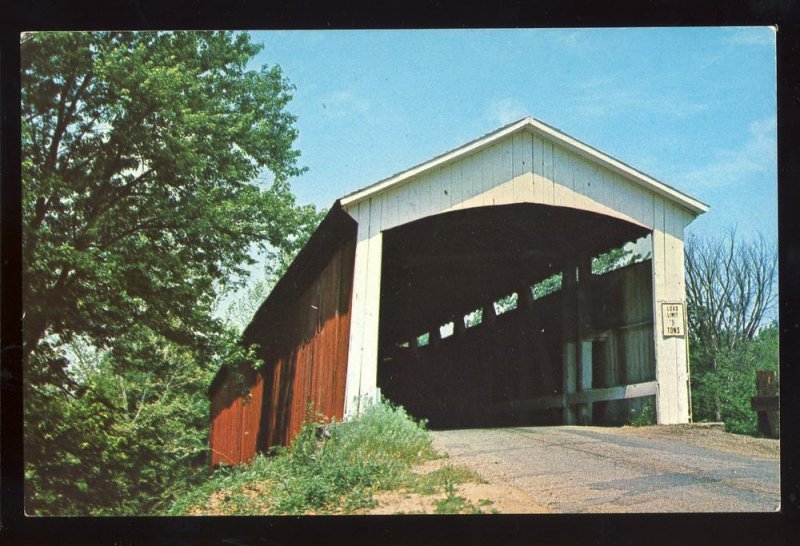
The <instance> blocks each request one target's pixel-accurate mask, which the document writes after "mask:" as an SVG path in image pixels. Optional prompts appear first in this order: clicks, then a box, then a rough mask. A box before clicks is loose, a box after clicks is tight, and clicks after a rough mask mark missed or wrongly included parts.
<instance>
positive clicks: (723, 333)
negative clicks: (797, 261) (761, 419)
mask: <svg viewBox="0 0 800 546" xmlns="http://www.w3.org/2000/svg"><path fill="white" fill-rule="evenodd" d="M776 281H777V254H776V249H775V245H773V244H770V243H768V242H767V241H766V239H765V238H764V237H763V236H760V237H758V238H757V239H755V240H752V241H742V240H739V239H737V238H736V231H735V230H733V229H731V230H729V231H728V232H727V234H726V235H725V236H724V237H722V238H719V239H699V238H697V237H692V238H690V239H689V241H688V243H687V245H686V298H687V320H688V324H689V342H690V346H691V350H692V360H691V365H692V370H691V376H692V377H691V383H692V414H693V417H694V419H695V420H698V421H701V420H712V421H724V422H725V423H726V427H727V428H728V430H731V431H735V432H743V433H748V434H752V433H754V432H755V431H756V413H755V412H754V411H752V409H751V408H750V397H751V396H753V395H754V394H755V371H756V370H760V369H764V370H777V367H778V334H777V326H776V325H771V326H768V327H766V328H764V326H765V322H766V320H767V319H768V318H769V315H770V314H771V313H772V312H773V310H774V309H775V305H776V301H777V300H776Z"/></svg>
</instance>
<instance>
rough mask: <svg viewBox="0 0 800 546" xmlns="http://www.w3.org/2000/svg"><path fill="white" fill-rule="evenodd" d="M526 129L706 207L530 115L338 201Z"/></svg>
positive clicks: (696, 207) (686, 203)
mask: <svg viewBox="0 0 800 546" xmlns="http://www.w3.org/2000/svg"><path fill="white" fill-rule="evenodd" d="M523 129H527V130H529V131H530V132H531V133H533V134H535V135H538V136H540V137H542V138H546V139H548V140H550V141H552V142H555V143H557V144H559V145H561V146H563V147H565V148H567V149H568V150H570V151H572V152H575V153H577V154H578V155H581V156H583V157H585V158H587V159H589V160H590V161H594V162H595V163H599V164H600V165H602V166H604V167H606V168H609V169H610V170H612V171H614V172H617V173H618V174H621V175H622V176H624V177H625V178H627V179H629V180H632V181H633V182H636V183H638V184H640V185H642V186H644V187H646V188H647V189H649V190H650V191H654V192H656V193H658V194H660V195H663V196H664V197H667V198H669V199H671V200H672V201H674V202H676V203H678V204H680V205H681V206H683V207H685V208H687V209H689V210H690V211H692V212H693V213H694V214H696V215H698V214H702V213H704V212H706V211H707V210H708V208H709V207H708V205H706V204H705V203H703V202H701V201H699V200H698V199H695V198H694V197H691V196H690V195H688V194H685V193H683V192H681V191H679V190H677V189H675V188H673V187H671V186H669V185H667V184H665V183H663V182H660V181H658V180H656V179H655V178H653V177H651V176H649V175H647V174H645V173H643V172H642V171H639V170H638V169H635V168H634V167H631V166H630V165H628V164H626V163H624V162H622V161H620V160H618V159H615V158H613V157H611V156H610V155H608V154H605V153H604V152H601V151H600V150H598V149H596V148H594V147H592V146H589V145H588V144H585V143H584V142H581V141H580V140H578V139H576V138H574V137H571V136H570V135H568V134H566V133H564V132H563V131H561V130H560V129H557V128H555V127H553V126H551V125H548V124H546V123H544V122H543V121H541V120H539V119H537V118H535V117H533V116H530V115H528V116H524V117H522V118H520V119H518V120H516V121H513V122H511V123H508V124H506V125H503V126H501V127H499V128H497V129H495V130H493V131H490V132H489V133H486V134H484V135H483V136H480V137H478V138H476V139H473V140H471V141H469V142H467V143H465V144H462V145H461V146H458V147H456V148H454V149H452V150H449V151H446V152H444V153H442V154H439V155H437V156H434V157H432V158H430V159H428V160H426V161H424V162H422V163H419V164H417V165H415V166H413V167H411V168H408V169H406V170H404V171H401V172H399V173H395V174H393V175H391V176H389V177H387V178H384V179H382V180H379V181H378V182H375V183H373V184H371V185H369V186H367V187H365V188H362V189H359V190H356V191H354V192H351V193H349V194H347V195H345V196H343V197H342V198H341V199H340V201H341V204H342V206H344V207H347V206H350V205H353V204H355V203H357V202H359V201H362V200H363V199H366V198H367V197H371V196H373V195H375V194H377V193H381V192H383V191H384V190H386V189H387V188H389V187H391V186H394V185H396V184H401V183H403V182H404V181H406V180H408V179H410V178H412V177H414V176H416V175H418V174H420V173H422V172H425V171H427V170H430V169H433V168H435V167H439V166H442V165H444V164H446V163H449V162H451V161H457V160H458V159H461V158H462V157H465V156H467V155H469V154H472V153H475V152H477V151H478V150H480V149H483V148H485V147H489V146H491V145H493V144H495V143H496V142H498V141H500V140H502V139H504V138H508V137H509V136H510V135H512V134H514V133H516V132H517V131H519V130H523Z"/></svg>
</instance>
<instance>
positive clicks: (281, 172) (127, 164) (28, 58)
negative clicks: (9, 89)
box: [21, 32, 318, 382]
mask: <svg viewBox="0 0 800 546" xmlns="http://www.w3.org/2000/svg"><path fill="white" fill-rule="evenodd" d="M260 47H261V46H259V45H257V44H253V43H251V41H250V38H249V36H247V35H246V34H233V33H230V32H180V33H170V32H92V33H88V32H87V33H83V32H68V33H67V32H48V33H36V34H32V35H28V36H26V39H24V41H23V44H22V67H21V69H22V70H21V84H22V85H21V87H22V155H23V158H24V161H23V168H22V182H23V222H24V226H23V231H24V240H23V260H24V274H25V283H24V294H23V297H24V309H25V315H24V326H25V355H26V357H28V362H29V365H34V366H35V365H37V364H39V365H41V364H42V363H44V362H48V363H50V365H49V366H45V367H46V368H49V369H48V370H44V369H43V370H41V371H42V372H46V373H45V375H46V374H48V373H49V374H53V373H56V371H57V369H58V366H53V365H52V364H53V363H54V362H55V360H54V359H53V355H52V354H49V353H50V351H51V349H52V348H53V347H54V346H55V345H57V344H58V343H63V342H68V341H69V340H71V339H72V338H73V337H74V336H76V335H82V336H86V337H87V338H88V340H89V341H90V342H91V343H92V344H93V345H94V346H96V347H99V348H103V347H108V346H110V345H111V341H112V340H114V339H115V338H118V337H119V336H120V335H122V334H123V333H125V332H127V331H128V330H129V329H130V328H131V327H132V326H133V325H141V326H146V327H149V328H151V329H152V330H153V331H155V332H157V333H159V334H160V335H163V336H164V337H166V338H167V339H170V340H172V341H174V342H177V343H180V344H189V343H195V342H197V341H202V337H203V335H204V332H207V331H208V329H209V328H210V327H211V324H210V321H211V318H210V317H211V314H210V310H211V306H212V305H213V302H214V296H215V288H218V286H219V285H220V284H224V283H226V282H228V279H236V278H241V274H242V273H243V272H244V267H245V266H246V265H247V264H249V263H251V262H252V259H251V258H250V253H251V252H252V250H253V245H257V246H260V247H262V249H263V250H264V251H265V252H267V253H270V252H271V253H272V254H273V255H275V256H278V257H281V256H287V255H291V254H292V253H293V251H294V250H296V247H297V246H298V245H300V244H301V243H302V242H303V239H304V237H305V235H304V234H307V233H308V232H309V231H310V228H312V227H313V226H314V225H315V224H316V222H317V221H318V215H317V213H316V211H315V210H314V209H313V207H298V206H296V204H295V201H294V198H293V196H292V194H291V192H290V189H289V186H288V182H287V181H288V179H289V178H290V177H291V176H294V175H297V174H299V173H301V172H302V169H301V168H299V167H298V165H297V160H298V156H299V152H298V151H297V150H295V149H293V147H292V146H293V142H294V140H295V138H296V137H297V130H296V128H295V127H294V122H295V117H294V116H292V115H291V114H290V113H288V112H287V111H286V106H287V104H288V102H289V100H290V99H291V96H292V90H293V87H292V86H291V85H290V84H289V83H288V81H287V80H286V78H285V77H284V76H283V74H282V72H281V70H280V68H279V67H277V66H275V67H271V68H267V67H263V68H261V69H260V70H252V69H249V68H248V67H247V64H248V61H250V59H252V58H253V56H254V55H255V54H256V53H257V52H258V51H259V50H260ZM259 176H262V177H267V178H269V180H270V182H269V183H263V184H260V185H257V184H253V183H251V181H252V180H254V179H256V178H257V177H259ZM61 375H63V374H61ZM41 379H43V380H45V379H46V380H48V381H53V382H58V381H61V380H62V379H63V378H61V377H59V376H58V375H57V376H56V377H49V378H47V377H45V376H42V378H41Z"/></svg>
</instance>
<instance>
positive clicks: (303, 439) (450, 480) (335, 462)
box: [171, 403, 480, 515]
mask: <svg viewBox="0 0 800 546" xmlns="http://www.w3.org/2000/svg"><path fill="white" fill-rule="evenodd" d="M325 430H326V433H325V434H324V435H323V437H322V438H320V437H319V436H320V435H319V434H318V427H317V425H316V424H315V423H309V424H307V425H305V426H304V427H303V429H302V431H301V432H300V434H299V435H298V436H297V438H295V440H294V441H293V442H292V444H291V445H290V446H289V447H288V448H278V449H277V450H276V451H275V453H274V454H272V455H271V456H264V455H259V456H257V457H256V458H255V460H254V461H253V462H252V463H251V464H249V465H242V466H238V467H232V468H231V467H222V468H220V469H218V470H217V471H216V472H214V474H213V475H211V476H210V477H209V479H208V480H207V481H206V482H204V483H203V484H201V485H200V486H198V487H195V488H193V489H191V490H188V491H185V492H184V493H182V494H181V495H179V496H178V498H177V500H176V502H175V503H174V505H173V507H172V509H171V514H172V515H186V514H227V515H254V514H309V513H313V514H335V513H353V512H356V511H359V510H363V509H368V508H371V507H373V506H374V505H375V500H374V498H373V494H374V493H377V492H380V491H399V490H402V491H407V492H410V493H413V494H422V495H433V494H442V493H444V495H445V497H444V500H443V502H439V503H437V511H439V512H442V513H454V512H470V511H476V510H477V507H474V506H472V505H471V504H470V503H469V502H466V501H465V500H464V499H463V498H461V497H459V496H458V494H457V489H456V485H457V484H458V483H463V482H465V481H473V482H474V481H480V477H479V476H477V475H476V474H474V473H473V472H471V471H469V470H468V469H466V468H462V467H454V466H451V465H445V466H441V467H439V468H437V469H435V470H433V471H431V472H428V473H426V474H418V473H414V472H412V466H413V465H417V464H420V463H423V462H425V461H428V460H432V459H435V458H436V457H437V454H436V452H435V451H434V449H433V447H432V445H431V439H430V437H429V435H428V433H427V431H426V429H425V425H424V423H419V422H415V421H414V420H413V419H412V418H410V417H409V416H408V414H407V413H406V412H405V411H404V410H403V408H401V407H395V406H392V405H390V404H388V403H380V404H375V405H372V406H370V407H369V408H368V409H367V410H366V411H365V412H364V414H363V415H361V416H360V417H359V418H357V419H354V420H352V421H346V422H336V423H332V424H330V425H329V426H328V427H326V429H325Z"/></svg>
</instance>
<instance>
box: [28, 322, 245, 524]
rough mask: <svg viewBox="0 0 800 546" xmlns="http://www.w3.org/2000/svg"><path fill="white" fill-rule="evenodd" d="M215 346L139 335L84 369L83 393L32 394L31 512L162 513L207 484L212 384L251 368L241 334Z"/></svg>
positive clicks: (78, 377) (77, 377) (48, 390)
mask: <svg viewBox="0 0 800 546" xmlns="http://www.w3.org/2000/svg"><path fill="white" fill-rule="evenodd" d="M213 343H214V344H215V346H214V347H213V348H211V349H210V353H212V354H210V355H202V354H200V353H199V351H197V350H192V349H190V348H187V347H182V346H180V345H177V344H174V343H170V342H167V341H165V340H163V339H160V338H159V337H158V336H157V335H156V334H155V333H154V332H152V331H150V330H148V329H147V328H144V327H135V328H133V329H132V330H131V331H130V332H128V333H127V334H126V335H124V336H122V337H120V338H118V339H117V340H116V342H115V346H114V348H113V349H112V350H110V351H106V352H103V353H99V354H94V355H92V356H91V357H89V358H85V357H84V358H81V359H79V362H80V363H79V364H78V365H76V366H74V367H73V368H72V369H71V370H70V373H71V376H72V377H73V381H74V384H75V388H74V391H66V390H62V389H58V388H56V387H53V386H47V385H45V386H42V385H37V386H32V385H30V384H28V385H26V393H25V394H26V405H27V408H26V409H27V411H28V414H29V415H31V416H35V419H33V418H31V419H29V420H28V422H27V426H26V427H25V440H26V441H25V448H26V450H25V462H26V489H25V492H26V510H27V512H28V513H32V514H37V515H44V514H50V515H105V514H109V515H110V514H116V515H121V514H122V515H135V514H147V513H152V512H158V511H159V510H163V509H164V507H165V506H167V505H168V503H169V502H170V501H171V498H172V494H173V491H174V488H175V487H179V486H180V485H181V484H184V483H194V482H195V481H196V480H197V479H198V478H199V477H202V474H203V470H204V469H205V468H206V464H207V463H206V451H207V439H208V438H207V429H208V418H209V416H208V401H207V398H206V394H205V393H206V389H207V387H208V384H209V382H210V380H211V377H212V376H213V374H214V372H215V371H216V369H217V368H218V367H219V366H220V365H223V364H225V363H234V362H239V363H241V362H244V361H246V360H247V359H251V360H250V361H251V362H252V355H250V354H248V353H247V352H246V351H244V350H243V348H242V347H241V345H240V344H239V343H238V338H237V336H236V335H234V332H232V331H223V332H219V333H218V334H217V335H216V336H215V337H214V339H213ZM75 350H76V351H77V350H82V351H84V352H85V351H87V348H86V347H80V348H76V349H75Z"/></svg>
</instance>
